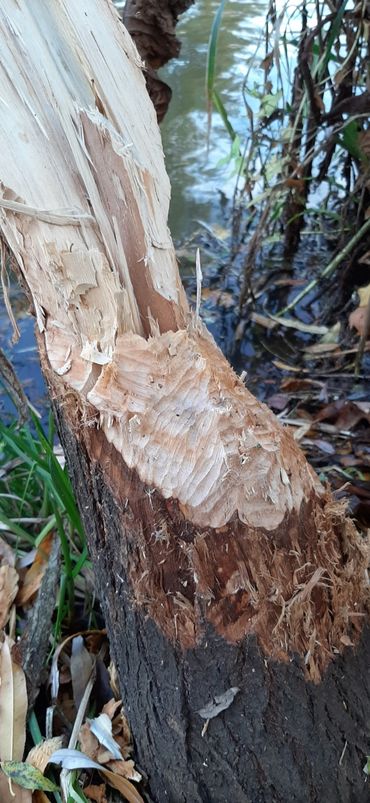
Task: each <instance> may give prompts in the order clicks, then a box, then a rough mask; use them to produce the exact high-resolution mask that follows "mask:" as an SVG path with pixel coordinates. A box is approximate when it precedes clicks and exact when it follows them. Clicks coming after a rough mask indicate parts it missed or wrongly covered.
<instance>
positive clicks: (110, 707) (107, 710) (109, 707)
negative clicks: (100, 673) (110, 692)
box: [102, 697, 122, 719]
mask: <svg viewBox="0 0 370 803" xmlns="http://www.w3.org/2000/svg"><path fill="white" fill-rule="evenodd" d="M121 705H122V700H115V699H114V697H112V699H111V700H108V702H107V703H105V705H103V708H102V714H107V716H108V717H109V719H113V718H114V716H115V714H116V713H117V710H118V709H119V708H120V707H121Z"/></svg>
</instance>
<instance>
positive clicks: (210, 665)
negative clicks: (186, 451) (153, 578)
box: [57, 406, 370, 803]
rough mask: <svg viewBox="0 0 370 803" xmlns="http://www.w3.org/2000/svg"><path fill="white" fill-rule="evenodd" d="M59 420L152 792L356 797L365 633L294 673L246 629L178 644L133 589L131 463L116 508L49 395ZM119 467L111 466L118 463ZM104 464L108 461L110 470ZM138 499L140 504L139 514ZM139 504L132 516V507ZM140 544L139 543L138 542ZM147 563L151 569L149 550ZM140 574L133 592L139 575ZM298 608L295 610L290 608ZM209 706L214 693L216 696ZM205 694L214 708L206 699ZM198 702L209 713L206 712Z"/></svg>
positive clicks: (136, 489)
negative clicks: (314, 669)
mask: <svg viewBox="0 0 370 803" xmlns="http://www.w3.org/2000/svg"><path fill="white" fill-rule="evenodd" d="M57 416H58V422H59V431H60V434H61V437H62V442H63V444H64V448H65V452H66V454H67V456H68V461H69V467H70V472H71V476H72V479H73V483H74V487H75V489H76V492H77V498H78V502H79V505H80V510H81V512H82V514H83V517H84V522H85V527H86V532H87V533H88V539H89V547H90V553H91V555H92V558H93V562H94V566H95V570H96V579H97V583H98V589H99V596H100V599H101V602H102V607H103V611H104V616H105V620H106V623H107V626H108V632H109V634H110V643H111V649H112V654H113V658H114V661H115V663H116V665H117V668H118V672H119V678H120V684H121V690H122V694H123V698H124V700H125V705H126V710H127V714H128V717H129V720H130V722H131V723H132V727H133V730H134V734H135V746H136V752H137V757H138V760H139V762H140V763H141V765H142V766H143V768H144V770H145V771H146V772H147V774H148V776H149V791H150V795H151V797H152V799H153V800H154V801H156V802H157V803H163V801H165V800H166V801H169V803H225V802H226V801H233V803H249V802H250V803H287V801H289V803H290V802H292V803H293V801H294V803H319V801H324V800H325V801H326V803H365V801H368V799H369V786H368V782H367V776H366V775H365V774H364V772H363V767H364V764H365V761H366V756H367V754H368V752H369V751H370V738H369V737H370V728H369V721H370V693H369V690H370V640H369V631H368V628H367V627H366V628H365V629H364V630H363V633H362V636H361V640H360V642H359V643H358V644H357V646H356V648H355V649H352V648H350V647H348V648H346V649H345V651H344V653H343V654H342V655H339V654H337V656H336V657H335V660H334V661H332V662H331V663H330V665H329V667H328V669H327V670H326V672H325V673H324V676H323V678H322V680H321V681H320V682H318V683H313V682H312V681H310V680H309V679H308V678H307V676H305V670H304V664H303V662H302V660H301V658H300V657H299V656H298V655H292V656H291V657H290V658H289V660H288V661H284V662H281V661H280V662H279V661H277V660H276V659H274V658H270V657H269V656H268V655H266V652H264V651H263V650H262V649H261V647H260V646H259V644H258V640H257V639H256V637H255V636H253V635H250V636H248V637H247V638H244V639H242V640H241V641H240V642H239V643H238V644H231V643H228V642H227V641H226V640H225V639H224V638H222V636H220V635H219V634H218V633H216V632H215V630H214V628H213V627H212V626H211V625H209V624H207V623H204V624H205V627H204V632H203V637H202V639H201V640H200V641H199V643H198V644H197V645H196V646H195V647H192V648H190V649H188V650H182V649H180V648H179V647H178V646H176V645H175V644H174V643H171V642H170V640H169V639H168V638H166V636H165V635H164V634H163V632H161V630H160V629H159V627H158V626H157V625H156V623H155V622H154V621H153V619H152V618H151V617H150V616H148V614H147V612H146V611H145V606H144V607H143V606H141V607H140V606H138V604H137V601H136V600H135V599H134V598H133V589H132V582H131V580H130V565H132V561H133V560H134V561H135V560H136V555H135V553H136V552H137V550H138V548H140V547H138V543H137V533H136V532H135V531H137V528H138V526H139V522H140V523H142V522H143V520H145V518H147V517H148V516H149V518H150V517H151V516H152V509H151V503H152V504H153V505H154V506H155V507H157V505H158V503H159V500H158V497H157V495H156V497H155V498H153V497H152V499H151V502H150V501H149V500H148V499H146V498H145V489H144V487H143V485H142V484H141V483H140V481H139V480H138V478H137V477H135V475H134V474H133V473H132V472H127V471H125V472H124V477H123V482H122V477H121V480H120V484H121V488H122V490H123V491H124V492H126V491H127V492H130V499H131V504H132V507H131V506H130V509H128V508H127V509H126V511H124V510H123V507H122V504H119V503H117V499H116V498H115V497H114V496H113V494H112V492H111V490H110V488H109V486H107V472H106V466H107V463H108V462H110V461H112V464H115V463H116V457H115V455H114V452H112V453H111V454H108V453H107V452H106V447H105V446H103V444H102V448H103V450H104V461H103V466H104V470H102V467H101V465H99V462H96V460H94V459H93V460H92V459H91V455H89V451H90V450H91V443H89V442H88V443H86V442H85V438H83V439H82V441H81V439H80V438H77V437H76V434H75V432H74V431H73V430H74V427H73V426H72V428H71V419H70V417H69V420H68V421H67V420H66V418H65V415H64V413H63V412H62V411H61V409H60V407H59V408H58V406H57ZM119 471H120V472H121V468H120V469H119ZM113 473H114V471H113ZM145 509H146V512H145V513H144V511H145ZM143 514H144V515H143ZM148 548H149V549H150V548H151V544H150V543H149V544H148ZM151 571H152V572H153V573H154V574H155V573H159V572H160V561H159V560H158V562H156V561H154V560H153V562H152V566H151ZM149 584H150V583H149V582H148V584H146V583H145V581H144V582H143V589H142V594H143V597H145V589H146V588H147V587H148V586H149ZM302 616H304V610H303V611H302ZM236 688H237V689H238V691H237V693H236V694H235V696H234V697H233V694H232V693H230V694H229V698H228V699H226V701H225V700H224V702H228V700H229V701H230V705H229V707H227V708H226V709H224V710H221V711H220V713H219V714H218V715H217V716H214V717H213V718H210V719H209V724H208V727H205V726H206V719H207V712H206V711H204V712H203V716H201V715H200V714H199V711H202V709H204V707H205V706H207V704H209V703H210V702H211V701H212V700H213V701H215V700H216V701H217V698H218V697H220V696H222V695H224V694H225V692H227V691H228V690H230V689H233V690H235V689H236ZM216 705H217V703H216ZM216 705H214V712H215V710H216ZM214 712H212V711H210V713H214Z"/></svg>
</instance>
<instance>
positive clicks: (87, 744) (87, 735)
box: [78, 722, 101, 763]
mask: <svg viewBox="0 0 370 803" xmlns="http://www.w3.org/2000/svg"><path fill="white" fill-rule="evenodd" d="M78 739H79V742H80V746H81V752H82V753H85V755H86V756H88V757H89V758H92V760H93V761H97V760H98V755H99V751H100V750H101V746H100V744H99V742H98V740H97V738H96V736H94V734H93V733H91V730H90V725H89V723H88V722H85V723H84V724H83V725H82V728H81V729H80V733H79V736H78ZM99 763H100V762H99Z"/></svg>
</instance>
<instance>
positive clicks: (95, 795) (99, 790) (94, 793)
mask: <svg viewBox="0 0 370 803" xmlns="http://www.w3.org/2000/svg"><path fill="white" fill-rule="evenodd" d="M105 790H106V785H105V783H102V784H99V786H96V785H95V784H90V786H85V787H84V795H85V797H88V798H89V800H94V801H95V803H107V798H106V794H105Z"/></svg>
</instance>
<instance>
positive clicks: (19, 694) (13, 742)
mask: <svg viewBox="0 0 370 803" xmlns="http://www.w3.org/2000/svg"><path fill="white" fill-rule="evenodd" d="M13 644H14V642H13V641H12V640H11V639H10V638H9V637H8V636H5V639H4V641H3V643H2V645H1V651H0V723H1V728H0V759H1V761H11V760H13V761H21V760H22V758H23V751H24V745H25V741H26V716H27V689H26V678H25V675H24V672H23V669H22V667H21V666H19V664H17V663H16V662H15V661H13V658H12V655H11V649H12V647H13Z"/></svg>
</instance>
